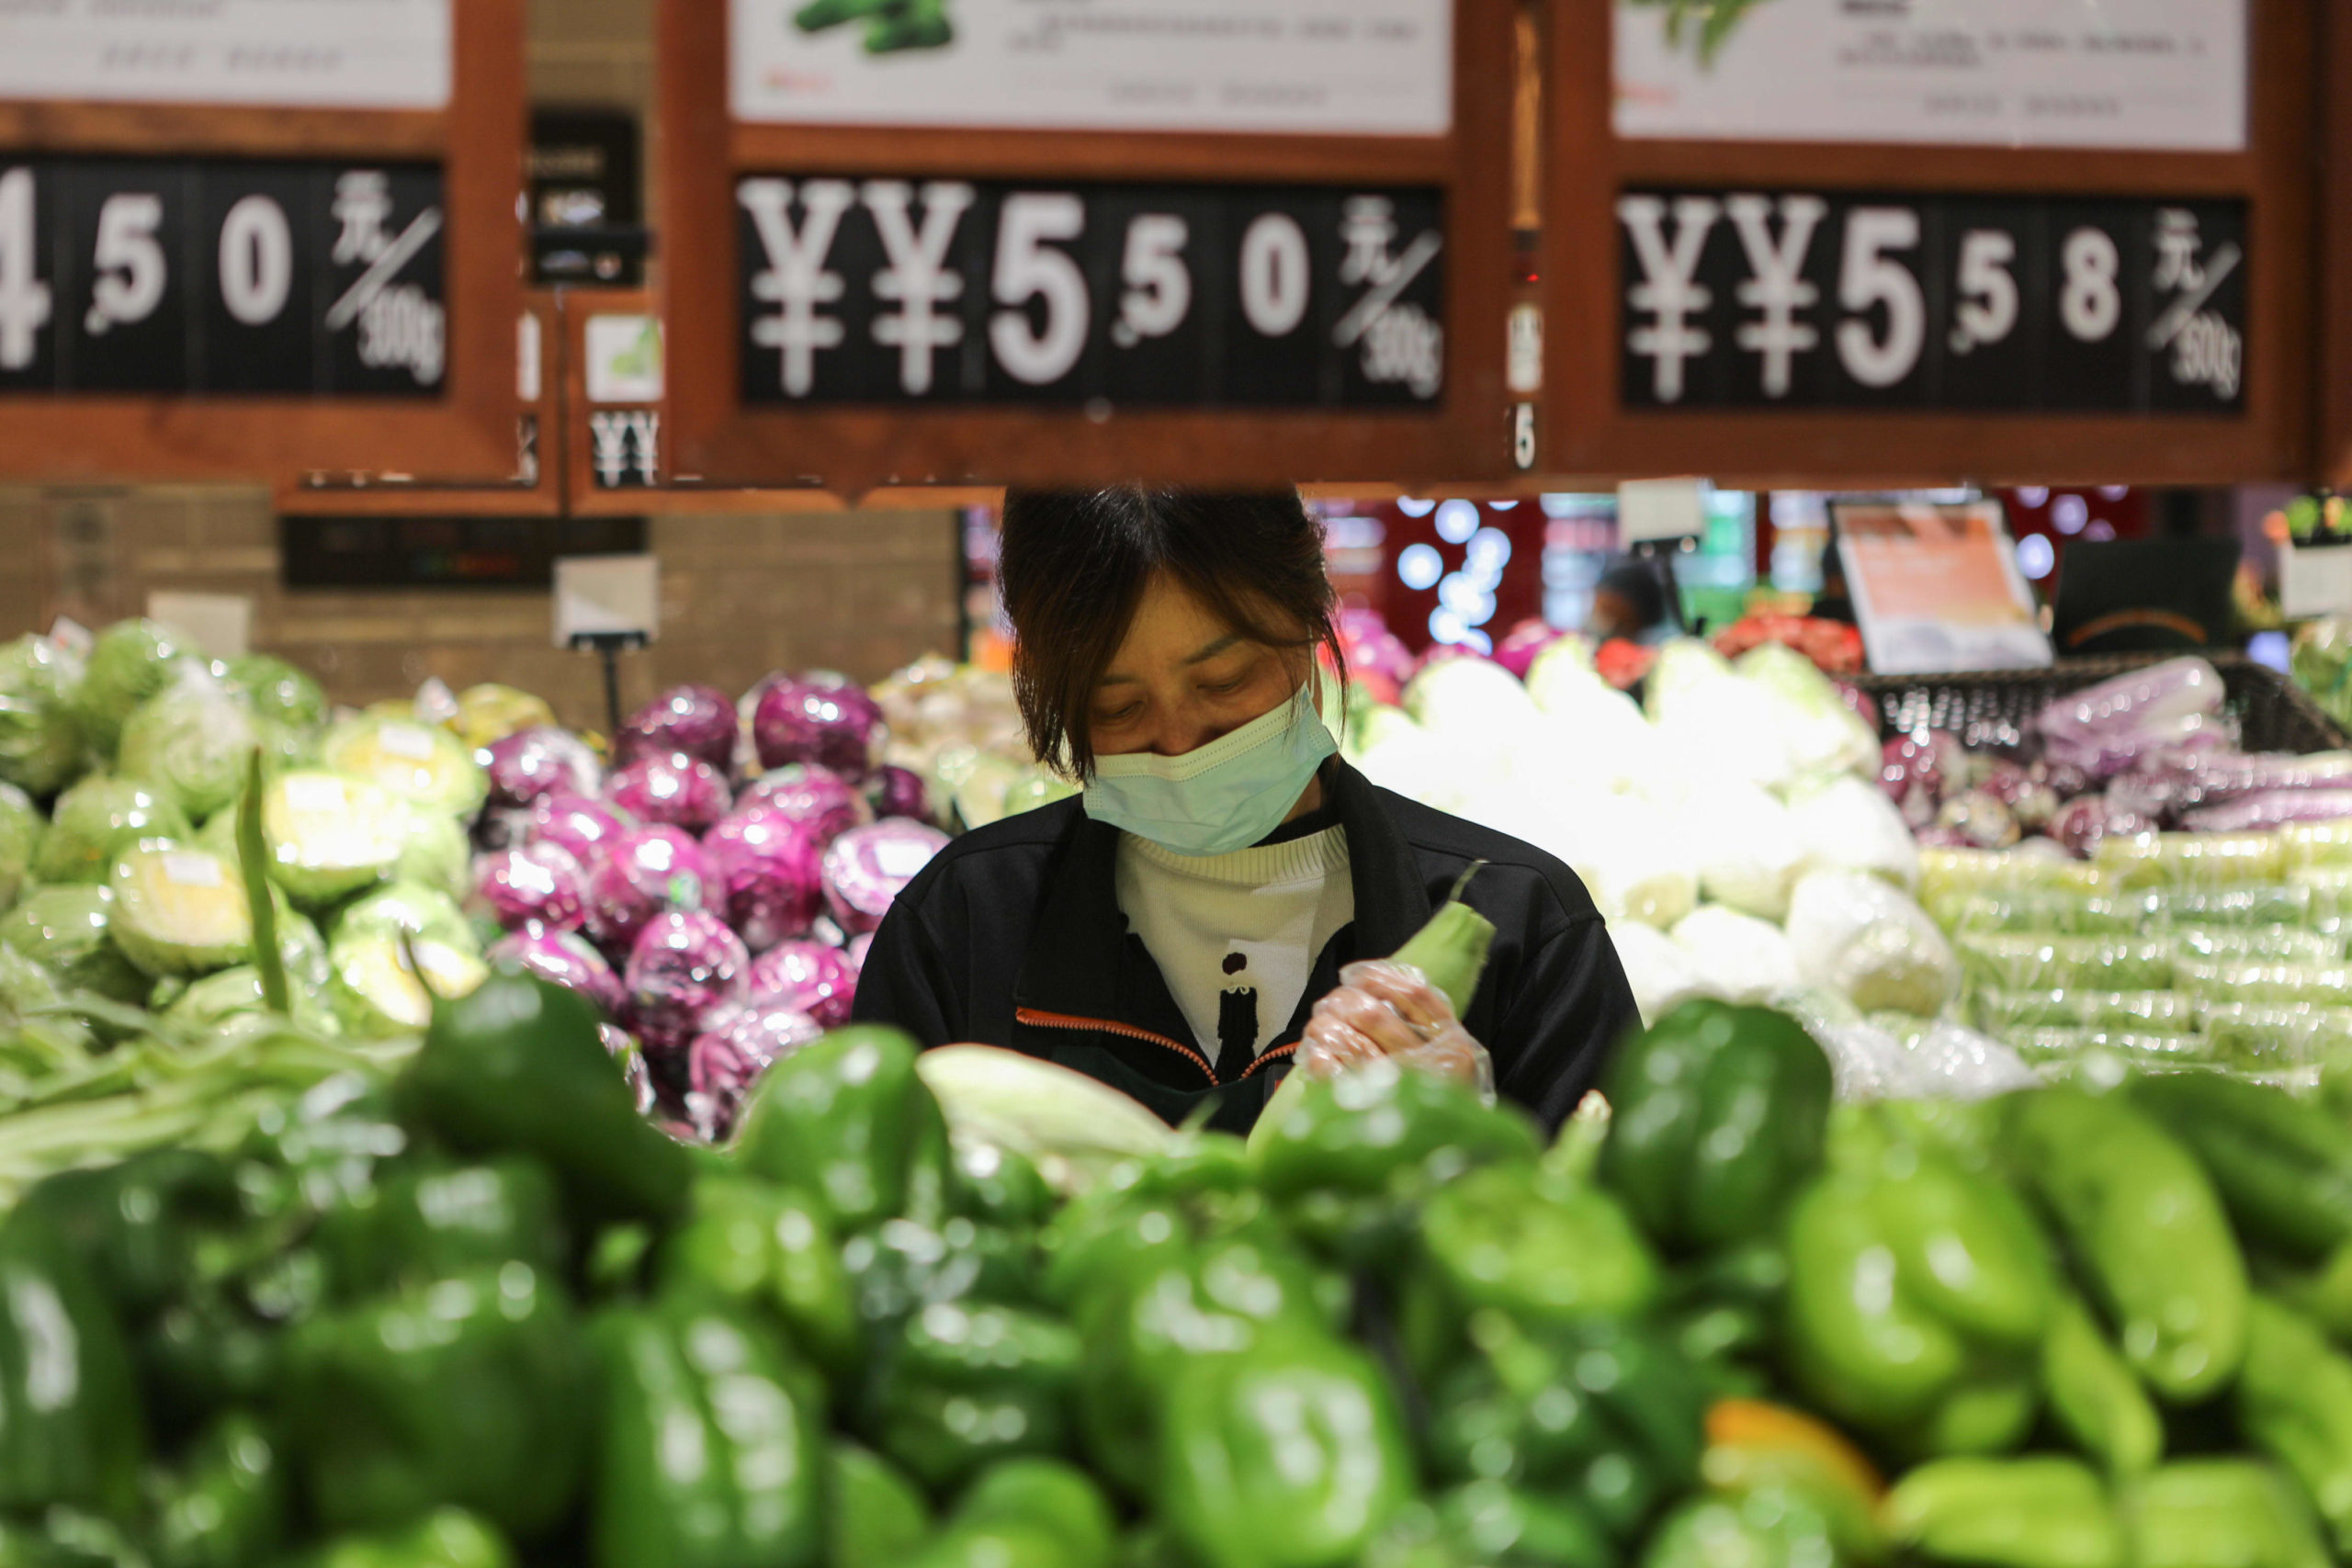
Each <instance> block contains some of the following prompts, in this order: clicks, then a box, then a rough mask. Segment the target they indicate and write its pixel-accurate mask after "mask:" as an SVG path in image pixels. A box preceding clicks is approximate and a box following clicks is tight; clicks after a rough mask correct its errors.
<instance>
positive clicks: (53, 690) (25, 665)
mask: <svg viewBox="0 0 2352 1568" xmlns="http://www.w3.org/2000/svg"><path fill="white" fill-rule="evenodd" d="M81 684H82V661H81V660H79V659H78V658H76V657H75V656H74V654H73V653H71V652H69V651H68V650H67V649H64V648H62V647H61V646H60V645H58V644H57V643H54V642H51V640H50V639H49V638H47V637H35V636H32V635H29V634H28V635H27V636H24V637H18V638H17V639H16V640H15V641H14V642H10V643H6V644H0V781H6V783H8V784H15V785H17V787H18V788H20V789H24V790H28V791H29V792H30V793H32V794H34V795H55V794H56V793H57V792H58V791H59V790H61V789H63V788H64V787H65V786H66V785H67V784H72V783H73V782H74V775H75V774H77V773H80V772H81V771H82V764H83V747H82V729H81V725H80V723H79V722H78V721H77V720H76V719H75V717H74V694H75V692H76V691H77V690H78V689H79V688H80V686H81Z"/></svg>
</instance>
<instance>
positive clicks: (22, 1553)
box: [0, 1506, 149, 1568]
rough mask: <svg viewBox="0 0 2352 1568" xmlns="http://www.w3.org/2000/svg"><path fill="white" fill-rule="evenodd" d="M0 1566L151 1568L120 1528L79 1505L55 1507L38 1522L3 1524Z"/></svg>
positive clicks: (4, 1567)
mask: <svg viewBox="0 0 2352 1568" xmlns="http://www.w3.org/2000/svg"><path fill="white" fill-rule="evenodd" d="M0 1568H149V1564H148V1559H147V1557H146V1554H145V1553H143V1552H141V1551H140V1550H139V1545H138V1543H137V1542H136V1541H135V1540H132V1539H131V1538H130V1534H129V1533H128V1532H127V1531H126V1530H125V1529H123V1527H122V1526H120V1525H119V1524H117V1523H116V1522H115V1521H114V1520H112V1519H109V1518H106V1517H102V1516H100V1515H97V1514H86V1513H84V1512H82V1511H81V1510H80V1509H78V1508H67V1507H62V1506H60V1507H54V1508H51V1509H49V1510H47V1511H46V1512H44V1513H43V1514H42V1515H41V1516H40V1521H39V1522H38V1523H37V1524H17V1523H16V1522H14V1521H6V1522H0Z"/></svg>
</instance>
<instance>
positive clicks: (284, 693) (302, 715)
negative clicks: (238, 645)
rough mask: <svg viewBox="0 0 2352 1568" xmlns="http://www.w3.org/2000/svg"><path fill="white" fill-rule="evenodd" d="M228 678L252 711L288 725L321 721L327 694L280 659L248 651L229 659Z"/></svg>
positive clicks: (314, 724)
mask: <svg viewBox="0 0 2352 1568" xmlns="http://www.w3.org/2000/svg"><path fill="white" fill-rule="evenodd" d="M229 680H230V682H231V683H232V684H233V685H235V686H236V687H237V689H238V690H240V691H242V692H243V693H244V694H245V700H246V702H248V703H249V704H251V705H252V706H253V710H254V713H255V714H256V715H258V716H260V717H262V718H265V719H268V720H269V721H271V722H272V723H275V724H282V725H284V726H286V727H287V728H289V729H311V728H317V727H318V726H319V725H322V724H324V723H325V722H326V717H327V694H326V692H325V690H324V689H323V688H322V687H321V686H320V684H319V683H318V682H316V681H313V680H311V677H310V676H308V675H306V674H304V673H303V672H302V671H300V670H297V669H296V668H294V666H292V665H291V664H288V663H287V662H286V660H282V659H275V658H272V657H271V656H270V655H268V654H266V653H248V654H243V655H241V656H240V657H238V658H235V659H232V660H229Z"/></svg>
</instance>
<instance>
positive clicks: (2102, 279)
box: [2058, 228, 2123, 343]
mask: <svg viewBox="0 0 2352 1568" xmlns="http://www.w3.org/2000/svg"><path fill="white" fill-rule="evenodd" d="M2058 259H2059V264H2060V265H2061V266H2062V267H2063V268H2064V271H2065V274H2066V281H2065V283H2064V286H2063V287H2062V288H2060V289H2059V292H2058V319H2059V320H2060V321H2064V322H2065V323H2066V331H2067V332H2068V333H2072V334H2073V335H2074V337H2075V340H2076V341H2078V342H2081V343H2100V342H2104V341H2105V340H2106V339H2107V338H2108V337H2109V336H2110V335H2112V334H2113V333H2114V332H2115V327H2116V323H2117V322H2119V321H2121V320H2122V319H2123V294H2122V291H2121V290H2120V289H2119V288H2117V287H2116V286H2115V279H2116V275H2117V274H2118V273H2120V272H2121V271H2122V270H2123V258H2122V257H2121V256H2120V255H2119V254H2117V253H2116V249H2115V236H2114V235H2112V234H2109V232H2108V231H2106V230H2104V229H2092V228H2082V229H2077V230H2075V231H2074V232H2073V233H2071V234H2069V235H2067V236H2066V243H2065V246H2064V249H2062V250H2061V251H2060V252H2059V256H2058Z"/></svg>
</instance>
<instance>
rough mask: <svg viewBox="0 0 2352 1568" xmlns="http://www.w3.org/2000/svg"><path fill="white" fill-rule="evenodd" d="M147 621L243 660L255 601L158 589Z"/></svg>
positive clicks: (214, 651)
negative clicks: (155, 622) (161, 624)
mask: <svg viewBox="0 0 2352 1568" xmlns="http://www.w3.org/2000/svg"><path fill="white" fill-rule="evenodd" d="M0 4H5V0H0ZM147 618H148V619H149V620H151V621H161V622H163V623H164V625H165V626H169V627H171V628H172V629H173V630H174V631H176V632H178V633H179V634H180V635H181V636H183V637H187V639H188V640H189V641H190V642H193V643H194V644H196V646H197V647H198V648H200V649H204V651H205V652H207V653H209V654H210V655H211V656H212V657H213V658H215V659H242V658H243V657H244V656H245V654H246V653H247V652H248V651H249V650H250V648H249V644H250V639H251V637H252V636H253V624H254V602H253V600H252V599H251V598H249V597H248V596H246V595H245V594H243V593H187V592H178V591H176V590H174V589H169V588H158V589H156V590H154V591H153V592H150V593H149V594H148V595H147Z"/></svg>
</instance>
